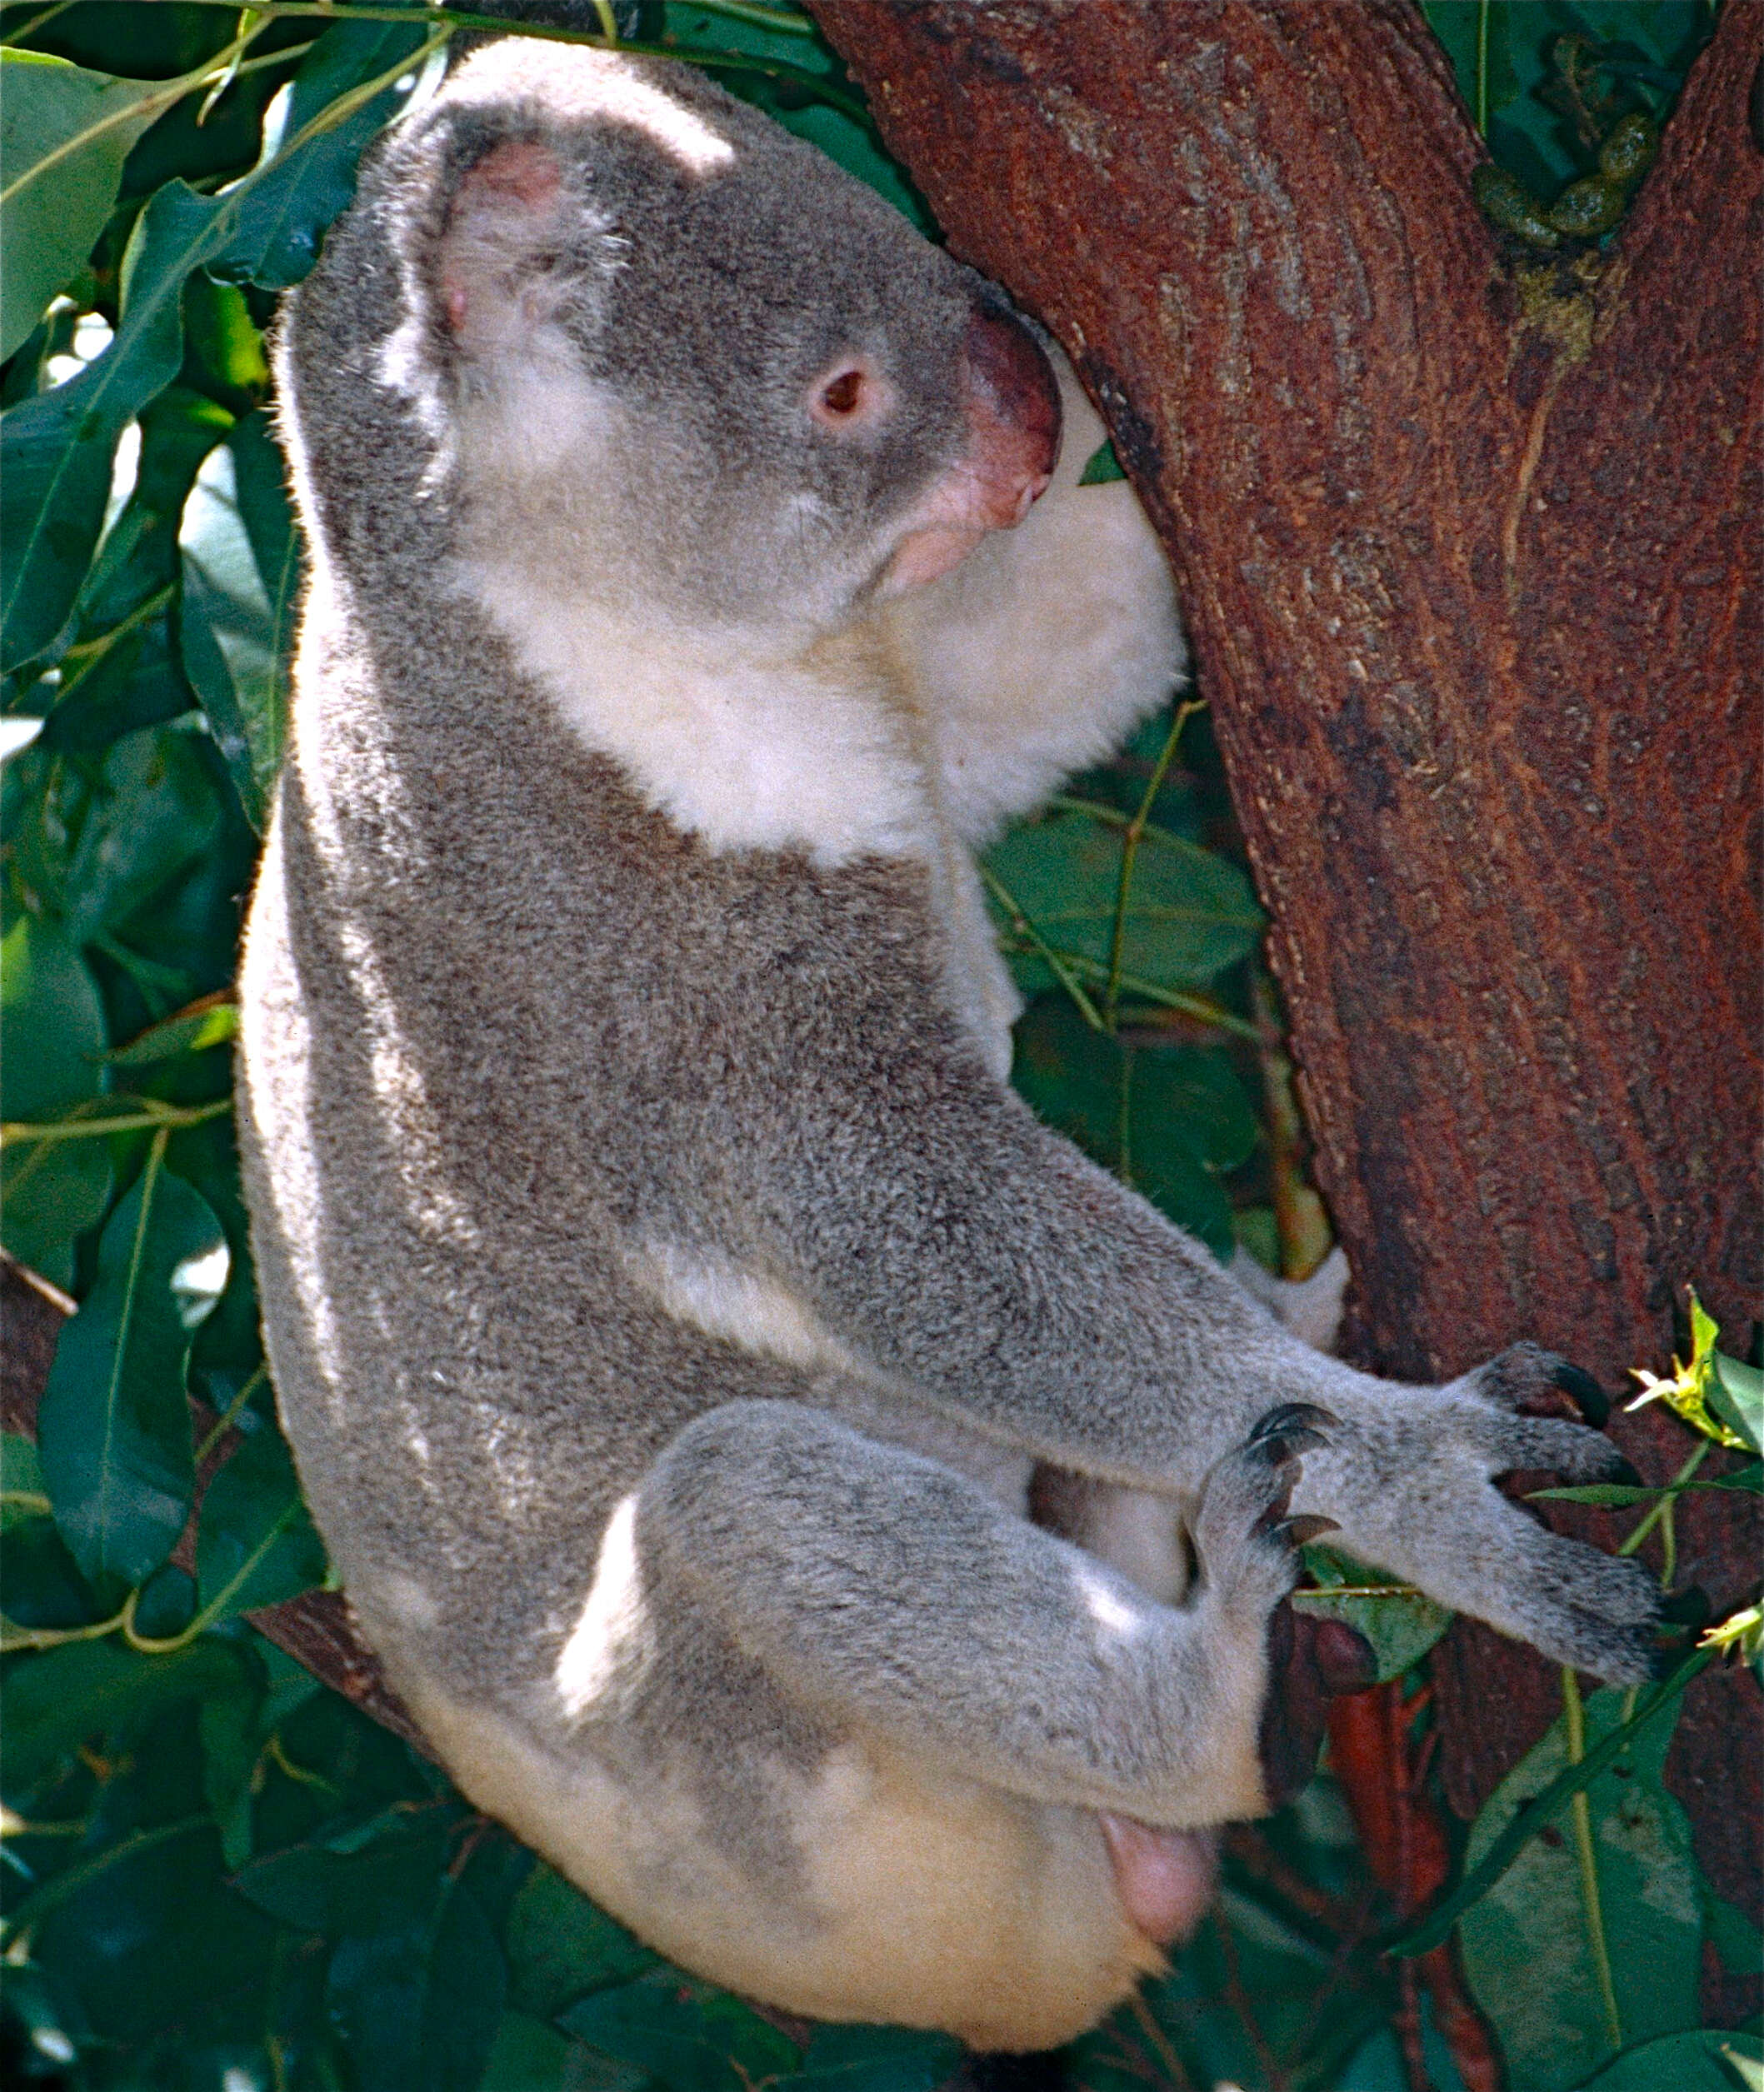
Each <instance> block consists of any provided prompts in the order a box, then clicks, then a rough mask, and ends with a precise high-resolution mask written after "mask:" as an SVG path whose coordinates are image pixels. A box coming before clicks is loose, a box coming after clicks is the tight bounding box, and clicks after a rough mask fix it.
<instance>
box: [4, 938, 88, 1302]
mask: <svg viewBox="0 0 1764 2092" xmlns="http://www.w3.org/2000/svg"><path fill="white" fill-rule="evenodd" d="M106 1044H107V1039H106V1036H105V1026H104V1009H103V1005H102V1002H101V1001H99V998H98V990H97V982H96V981H93V979H92V975H91V972H90V971H89V970H88V968H87V965H86V962H85V960H84V959H83V958H82V956H81V954H80V951H79V948H78V946H77V944H76V943H75V941H74V940H73V939H72V937H70V936H68V935H67V931H65V930H64V929H63V928H62V926H60V925H59V924H57V923H54V922H51V921H45V920H43V919H42V917H40V916H31V915H21V916H19V918H18V920H17V921H16V922H15V923H14V924H13V925H12V929H11V930H10V931H8V932H7V936H6V938H5V940H4V941H3V942H0V1118H3V1119H5V1120H6V1121H8V1122H9V1123H13V1124H16V1123H18V1122H20V1121H23V1122H25V1123H27V1124H34V1125H47V1124H51V1123H52V1122H54V1121H57V1120H59V1119H62V1118H64V1117H66V1116H67V1115H68V1114H69V1113H71V1112H72V1111H74V1110H75V1109H76V1108H77V1106H80V1105H82V1104H85V1103H87V1102H89V1101H90V1100H92V1098H94V1097H97V1096H102V1094H103V1093H104V1091H106V1090H107V1089H108V1088H109V1086H110V1078H109V1076H108V1074H107V1071H106V1070H105V1067H104V1065H103V1055H104V1049H105V1046H106ZM110 1191H111V1163H110V1151H109V1149H108V1146H107V1144H106V1143H105V1142H104V1141H101V1140H95V1139H85V1140H82V1139H74V1140H65V1141H21V1142H18V1143H17V1144H16V1145H8V1146H7V1148H6V1149H5V1150H4V1151H3V1152H0V1234H3V1237H4V1240H5V1243H6V1247H7V1251H8V1253H9V1254H10V1255H12V1256H15V1257H17V1260H18V1261H19V1262H20V1263H21V1264H24V1265H27V1266H29V1267H30V1268H31V1270H32V1271H41V1272H42V1275H43V1276H44V1277H45V1278H46V1279H48V1280H50V1281H52V1282H53V1283H54V1284H55V1285H57V1286H60V1287H61V1288H62V1291H64V1292H65V1291H69V1290H71V1288H72V1285H73V1276H74V1275H73V1247H74V1243H75V1241H76V1239H77V1237H78V1236H81V1235H82V1234H83V1233H84V1232H85V1231H86V1230H87V1228H89V1227H94V1226H97V1223H98V1221H101V1220H102V1218H103V1216H104V1209H105V1207H106V1206H107V1205H108V1204H109V1203H110Z"/></svg>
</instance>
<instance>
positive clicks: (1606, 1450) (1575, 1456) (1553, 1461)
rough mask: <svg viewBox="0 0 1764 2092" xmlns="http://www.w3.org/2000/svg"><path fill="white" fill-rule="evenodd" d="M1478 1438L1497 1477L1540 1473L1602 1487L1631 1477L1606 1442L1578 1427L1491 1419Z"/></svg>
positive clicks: (1551, 1420)
mask: <svg viewBox="0 0 1764 2092" xmlns="http://www.w3.org/2000/svg"><path fill="white" fill-rule="evenodd" d="M1481 1435H1482V1441H1483V1449H1484V1450H1485V1451H1486V1453H1487V1455H1488V1457H1489V1459H1490V1460H1491V1461H1492V1463H1493V1467H1492V1471H1493V1472H1494V1473H1495V1474H1497V1475H1505V1474H1510V1473H1511V1472H1512V1470H1514V1469H1515V1468H1518V1467H1541V1468H1547V1469H1548V1470H1550V1472H1551V1473H1552V1474H1556V1475H1562V1477H1563V1478H1564V1479H1565V1480H1567V1481H1571V1482H1603V1481H1616V1480H1619V1479H1621V1478H1622V1477H1623V1476H1624V1475H1633V1474H1634V1472H1635V1470H1634V1469H1633V1468H1632V1467H1631V1465H1630V1464H1629V1462H1628V1461H1627V1460H1626V1459H1625V1458H1624V1456H1623V1455H1622V1453H1621V1452H1620V1451H1619V1450H1618V1449H1617V1446H1616V1445H1613V1444H1612V1441H1611V1440H1609V1439H1608V1438H1606V1437H1603V1436H1602V1435H1601V1434H1600V1433H1599V1432H1597V1431H1595V1430H1588V1429H1587V1426H1586V1425H1584V1424H1564V1423H1562V1422H1560V1421H1559V1420H1557V1418H1555V1417H1553V1416H1510V1415H1503V1416H1499V1417H1493V1418H1491V1419H1490V1420H1489V1421H1488V1423H1487V1425H1486V1426H1485V1427H1484V1429H1483V1430H1482V1434H1481Z"/></svg>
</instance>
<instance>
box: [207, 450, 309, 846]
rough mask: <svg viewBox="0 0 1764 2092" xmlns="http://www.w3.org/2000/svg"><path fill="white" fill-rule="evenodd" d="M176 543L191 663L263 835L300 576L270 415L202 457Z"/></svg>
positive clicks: (243, 801) (244, 802)
mask: <svg viewBox="0 0 1764 2092" xmlns="http://www.w3.org/2000/svg"><path fill="white" fill-rule="evenodd" d="M177 542H178V547H179V549H180V551H181V552H182V556H183V618H182V631H183V661H184V667H185V669H186V671H187V673H188V675H189V677H190V681H191V682H192V684H193V685H194V687H195V689H196V692H197V695H198V697H200V698H201V699H202V709H203V711H205V712H206V713H207V716H208V725H209V728H210V730H211V731H212V733H213V735H214V738H215V741H217V744H218V746H219V747H220V751H221V753H222V755H223V756H225V757H226V759H227V770H228V771H229V772H230V773H231V776H232V781H233V785H234V788H235V789H236V790H237V792H238V795H239V803H240V805H241V806H243V807H244V809H245V812H246V815H247V818H248V819H249V820H250V821H251V824H252V826H253V827H254V828H256V829H257V831H258V832H259V833H260V834H261V833H262V830H263V827H264V825H265V823H266V822H267V820H268V818H269V801H270V794H271V792H272V790H273V789H274V786H275V781H276V772H277V770H278V769H279V768H280V767H281V763H282V737H283V734H284V732H285V730H286V726H287V687H288V665H289V658H290V656H291V654H292V648H293V635H294V617H295V610H296V597H297V592H298V588H299V582H300V547H299V540H298V537H297V534H296V532H295V528H294V517H293V511H292V508H291V507H290V506H289V503H288V498H287V491H286V489H285V487H284V486H283V484H282V457H281V453H280V452H278V451H277V448H276V446H275V443H274V442H273V441H272V438H271V437H270V434H269V431H268V428H267V425H266V423H265V420H264V417H263V416H262V414H261V413H258V414H252V415H249V416H247V418H246V419H245V420H244V421H242V422H240V423H239V425H238V426H237V428H235V429H234V430H233V432H232V434H231V435H230V436H229V437H227V441H226V442H224V443H223V444H222V445H221V446H220V447H219V448H217V450H214V451H212V452H210V454H209V456H208V457H207V459H206V460H205V462H203V465H202V469H201V471H200V472H198V473H197V477H196V483H195V485H194V486H193V487H192V489H191V491H190V498H189V500H188V502H187V504H186V506H185V508H184V513H183V523H182V528H181V529H180V531H179V532H178V541H177Z"/></svg>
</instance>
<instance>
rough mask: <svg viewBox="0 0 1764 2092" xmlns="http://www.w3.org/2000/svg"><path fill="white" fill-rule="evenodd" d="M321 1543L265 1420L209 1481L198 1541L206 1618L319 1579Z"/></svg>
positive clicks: (276, 1601)
mask: <svg viewBox="0 0 1764 2092" xmlns="http://www.w3.org/2000/svg"><path fill="white" fill-rule="evenodd" d="M324 1575H325V1550H324V1545H323V1542H322V1541H321V1540H320V1539H319V1537H318V1535H317V1532H316V1531H315V1530H314V1529H313V1525H312V1519H311V1518H310V1517H309V1516H308V1515H307V1508H306V1505H305V1502H304V1500H302V1496H301V1494H300V1484H299V1482H298V1481H297V1480H296V1479H295V1475H294V1463H293V1461H292V1460H291V1459H290V1458H289V1457H288V1451H287V1447H286V1446H285V1445H283V1444H282V1438H281V1435H280V1434H279V1433H278V1432H277V1431H276V1430H274V1429H273V1428H272V1426H271V1425H267V1424H260V1425H259V1426H258V1428H257V1430H254V1431H253V1432H252V1434H251V1435H250V1436H249V1437H248V1438H247V1439H246V1440H245V1441H244V1443H243V1444H242V1445H241V1446H240V1447H239V1449H238V1450H237V1452H236V1453H234V1454H233V1455H232V1458H231V1459H230V1460H228V1461H227V1464H226V1465H225V1466H224V1467H222V1469H221V1470H220V1472H219V1473H218V1474H217V1475H216V1476H215V1478H214V1480H212V1482H211V1483H210V1484H209V1485H208V1489H207V1494H206V1495H204V1496H203V1498H202V1525H201V1526H200V1528H199V1530H198V1531H197V1540H196V1578H197V1596H198V1599H199V1600H200V1603H201V1608H202V1622H203V1625H207V1626H212V1625H213V1623H214V1622H215V1621H216V1620H227V1619H230V1618H231V1617H232V1615H234V1614H235V1613H248V1612H256V1611H257V1610H258V1608H259V1607H260V1606H264V1605H280V1604H281V1603H282V1600H283V1599H285V1598H296V1597H297V1596H298V1595H300V1593H301V1592H302V1591H303V1590H312V1588H313V1586H314V1585H317V1584H322V1582H323V1581H324Z"/></svg>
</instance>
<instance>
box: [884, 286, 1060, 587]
mask: <svg viewBox="0 0 1764 2092" xmlns="http://www.w3.org/2000/svg"><path fill="white" fill-rule="evenodd" d="M962 407H963V411H964V412H965V414H966V416H967V430H968V434H967V443H966V445H965V446H964V447H963V449H962V454H961V456H960V457H957V460H956V462H955V463H954V465H953V466H952V467H950V469H949V470H948V471H947V472H945V473H944V474H943V476H942V477H941V478H940V479H938V480H937V482H935V484H934V485H933V486H932V487H931V489H930V491H929V492H928V493H927V494H926V495H925V497H923V498H922V500H921V501H919V502H917V504H916V506H915V507H914V508H913V509H912V512H911V513H910V514H909V516H908V517H907V525H906V535H905V536H904V537H903V538H902V542H901V544H900V547H899V549H898V550H897V552H896V553H895V556H894V558H893V560H892V562H891V563H890V566H889V568H888V571H887V576H886V577H885V579H884V582H883V584H882V589H883V593H884V594H885V595H890V596H893V595H899V594H901V593H902V592H905V591H906V590H907V589H910V588H921V587H924V586H925V584H926V583H927V582H934V581H936V580H937V579H938V578H939V577H940V576H942V575H944V574H947V572H949V571H950V569H951V568H952V567H955V566H957V565H959V564H960V562H962V560H964V559H966V558H967V555H968V554H969V553H970V552H972V550H973V549H974V547H975V546H977V544H978V543H979V542H980V541H981V539H982V537H985V536H986V534H987V532H988V531H993V530H1010V529H1011V528H1012V527H1013V526H1015V525H1016V524H1017V523H1020V522H1022V520H1023V518H1024V517H1025V516H1027V514H1028V512H1029V509H1030V506H1031V504H1032V502H1034V501H1035V500H1036V498H1037V496H1039V495H1040V494H1042V492H1045V491H1046V489H1047V483H1048V482H1049V481H1050V480H1051V479H1052V477H1053V467H1054V465H1055V462H1057V459H1058V457H1059V454H1060V392H1059V387H1058V385H1057V382H1055V379H1054V375H1053V369H1052V365H1051V364H1050V363H1049V362H1048V361H1047V357H1045V356H1044V355H1042V351H1041V347H1040V344H1039V343H1038V342H1037V341H1036V339H1035V337H1034V336H1033V335H1032V334H1031V333H1030V332H1029V330H1028V328H1027V327H1025V326H1023V324H1022V322H1021V321H1019V320H1016V319H1013V318H1012V317H1011V316H1010V314H1008V313H1007V312H998V311H996V310H992V309H988V308H986V307H981V308H978V309H977V310H976V312H975V313H974V315H973V317H972V319H970V320H969V322H968V324H967V335H966V337H965V338H964V341H963V343H962Z"/></svg>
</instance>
